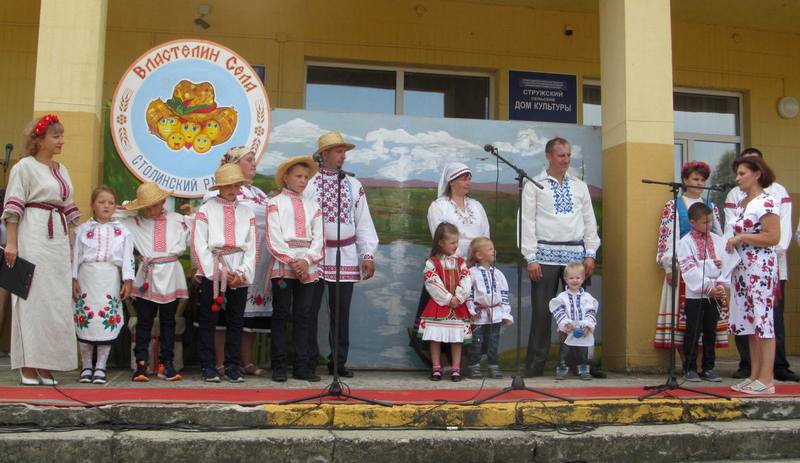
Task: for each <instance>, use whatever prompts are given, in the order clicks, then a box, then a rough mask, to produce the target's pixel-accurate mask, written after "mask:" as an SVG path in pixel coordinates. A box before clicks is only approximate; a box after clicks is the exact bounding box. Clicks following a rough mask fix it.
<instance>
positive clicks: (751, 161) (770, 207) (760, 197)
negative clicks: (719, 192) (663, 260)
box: [723, 156, 780, 394]
mask: <svg viewBox="0 0 800 463" xmlns="http://www.w3.org/2000/svg"><path fill="white" fill-rule="evenodd" d="M733 170H734V172H736V183H737V184H738V185H739V188H741V190H742V191H743V192H744V193H745V194H746V195H747V197H746V198H745V199H744V200H743V201H742V203H743V205H744V208H743V210H742V213H741V214H740V215H739V217H738V218H737V219H736V222H735V223H734V224H733V227H732V232H733V236H729V237H726V238H727V244H726V248H725V249H726V250H727V251H728V252H729V253H732V255H728V256H727V257H728V258H729V262H728V263H727V265H726V267H733V265H735V267H733V270H732V275H731V280H732V281H731V314H730V330H731V333H733V334H735V335H739V336H748V340H749V343H750V358H751V368H750V376H749V377H748V378H747V379H745V380H744V381H742V382H740V383H739V384H736V385H734V386H731V389H733V390H734V391H739V392H744V393H746V394H774V393H775V384H774V377H773V372H772V366H773V363H774V361H775V329H774V326H773V318H772V317H773V307H774V306H775V302H776V291H777V288H778V287H779V286H778V263H777V262H778V261H777V259H778V257H777V253H776V252H775V245H776V244H778V241H779V240H780V217H779V208H778V207H776V206H777V205H776V204H775V200H774V198H772V197H771V196H770V195H768V194H766V193H764V188H766V187H768V186H769V185H770V184H771V183H772V182H773V181H774V180H775V175H774V174H773V172H772V170H771V169H770V168H769V166H768V165H767V164H766V163H765V162H764V160H762V159H761V158H758V157H755V156H750V157H741V158H738V159H736V160H735V161H734V162H733ZM723 275H724V273H723Z"/></svg>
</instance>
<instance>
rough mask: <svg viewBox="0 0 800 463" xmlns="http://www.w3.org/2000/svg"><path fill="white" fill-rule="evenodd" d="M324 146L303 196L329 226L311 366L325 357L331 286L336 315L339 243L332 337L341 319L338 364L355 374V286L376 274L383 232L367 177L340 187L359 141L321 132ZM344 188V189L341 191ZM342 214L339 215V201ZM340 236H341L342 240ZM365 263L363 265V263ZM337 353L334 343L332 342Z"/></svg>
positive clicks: (346, 372) (316, 292)
mask: <svg viewBox="0 0 800 463" xmlns="http://www.w3.org/2000/svg"><path fill="white" fill-rule="evenodd" d="M318 143H319V145H318V146H319V147H318V149H317V151H316V152H315V153H314V158H315V160H316V161H317V162H320V163H321V164H322V166H321V169H320V171H319V172H318V173H317V174H316V175H314V177H313V178H312V179H311V182H310V184H309V187H308V188H306V190H305V193H303V195H304V196H305V197H306V198H309V199H313V200H314V201H315V202H316V203H317V204H319V205H320V208H321V209H322V222H323V226H324V231H325V238H326V239H325V260H324V262H323V263H322V268H321V269H320V277H321V279H320V281H318V282H317V283H316V285H315V287H314V299H313V300H312V304H311V305H312V308H313V310H312V316H313V317H314V318H313V320H312V329H313V332H312V333H311V339H312V340H314V341H313V345H312V347H313V352H312V355H311V358H310V360H311V362H312V363H311V364H310V365H309V368H311V369H312V370H313V369H315V368H316V361H317V358H318V357H319V347H318V346H317V343H316V339H317V333H316V329H317V315H318V312H319V308H320V306H321V305H322V296H323V293H324V291H325V288H326V287H327V288H328V307H329V309H330V311H331V315H333V310H334V307H336V304H335V302H336V301H335V297H334V294H335V292H334V290H333V287H334V285H335V282H336V248H337V247H339V248H340V250H341V267H340V271H339V274H340V278H339V281H340V282H341V284H340V288H339V303H340V304H339V317H338V320H337V319H335V317H333V316H331V324H330V336H329V337H328V339H330V340H331V341H333V335H334V332H335V327H336V324H337V323H338V324H339V339H338V340H337V342H338V355H337V364H338V369H339V375H340V376H344V377H352V376H353V372H352V371H350V370H348V369H347V368H346V367H345V363H346V362H347V352H348V350H349V348H350V332H349V325H350V301H351V299H352V296H353V285H354V283H355V282H357V281H359V280H361V279H362V278H363V279H364V280H368V279H370V278H372V275H373V274H374V273H375V265H374V262H373V256H374V255H375V249H376V248H377V247H378V234H377V233H376V232H375V225H374V224H373V223H372V216H370V213H369V206H368V205H367V197H366V195H365V194H364V188H363V187H362V186H361V182H359V181H358V180H356V179H355V178H353V177H349V176H345V177H344V178H343V179H342V181H341V190H338V184H339V181H338V178H337V177H338V175H339V172H340V171H341V169H342V165H343V164H344V161H345V158H346V156H347V155H346V153H347V151H349V150H351V149H353V148H355V145H352V144H350V143H347V142H345V141H344V139H343V138H342V135H341V134H340V133H339V132H329V133H326V134H324V135H322V136H321V137H319V141H318ZM337 191H338V194H337ZM340 205H341V215H339V216H338V217H337V212H338V211H339V206H340ZM337 224H340V225H341V230H340V231H341V233H340V234H339V235H338V237H337V229H338V226H337ZM337 240H338V241H337ZM359 264H360V265H359ZM331 352H333V344H332V343H331ZM328 372H329V373H330V374H333V358H332V357H331V358H329V360H328Z"/></svg>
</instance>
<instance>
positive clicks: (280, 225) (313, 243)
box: [267, 189, 325, 283]
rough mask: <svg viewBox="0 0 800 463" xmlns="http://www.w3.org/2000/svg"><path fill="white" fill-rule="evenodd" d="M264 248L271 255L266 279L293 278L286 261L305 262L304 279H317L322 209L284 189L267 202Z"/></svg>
mask: <svg viewBox="0 0 800 463" xmlns="http://www.w3.org/2000/svg"><path fill="white" fill-rule="evenodd" d="M267 248H268V249H269V252H270V254H272V256H273V257H274V259H273V262H272V268H271V270H270V274H269V276H268V278H269V279H272V278H276V277H283V278H297V275H296V274H295V273H294V271H292V269H291V267H290V266H289V263H290V262H292V261H293V260H295V259H304V260H305V261H306V262H308V275H309V279H308V280H307V281H303V283H308V282H310V281H314V280H316V279H317V271H318V265H319V263H320V262H321V261H322V258H323V253H324V252H325V239H324V237H323V235H322V210H321V209H320V208H319V206H318V205H317V203H316V202H314V201H313V200H311V199H308V198H304V197H303V196H301V195H299V194H297V193H295V192H293V191H290V190H286V189H284V190H283V191H282V192H281V194H279V195H278V196H275V197H274V198H271V199H270V200H269V202H268V203H267Z"/></svg>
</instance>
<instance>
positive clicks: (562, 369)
mask: <svg viewBox="0 0 800 463" xmlns="http://www.w3.org/2000/svg"><path fill="white" fill-rule="evenodd" d="M567 374H569V367H568V366H566V365H559V366H557V367H556V379H558V380H562V379H567Z"/></svg>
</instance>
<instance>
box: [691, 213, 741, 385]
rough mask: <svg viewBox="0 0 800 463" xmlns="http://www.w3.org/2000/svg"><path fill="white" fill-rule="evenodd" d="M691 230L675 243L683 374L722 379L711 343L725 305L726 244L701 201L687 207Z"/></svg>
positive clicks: (698, 377) (707, 379)
mask: <svg viewBox="0 0 800 463" xmlns="http://www.w3.org/2000/svg"><path fill="white" fill-rule="evenodd" d="M689 223H691V224H692V230H691V231H690V232H689V233H687V234H686V235H685V236H684V237H683V238H681V240H680V241H679V242H678V264H679V265H680V271H681V276H682V277H683V281H684V283H685V285H686V303H685V305H684V313H685V314H686V335H685V336H684V338H683V353H684V361H685V363H684V365H683V370H684V375H685V378H686V380H687V381H693V382H697V381H700V380H701V379H702V380H704V381H714V382H719V381H722V378H720V377H719V375H717V374H716V373H715V372H714V361H715V359H716V358H715V351H714V343H715V340H716V337H717V322H718V321H719V319H720V309H721V308H722V307H725V306H726V305H727V304H726V302H725V301H724V299H725V286H726V285H729V283H728V282H727V281H726V280H725V278H723V275H722V260H721V259H722V258H723V257H725V245H724V243H723V240H722V238H721V237H720V236H719V235H717V234H716V233H710V232H711V226H712V224H713V215H712V211H711V209H710V208H709V207H708V206H707V205H706V204H704V203H702V202H700V203H696V204H693V205H692V206H691V207H690V208H689ZM701 333H702V336H703V359H702V361H701V362H702V371H701V372H700V374H698V373H697V371H696V365H697V349H698V341H699V340H700V335H701Z"/></svg>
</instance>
